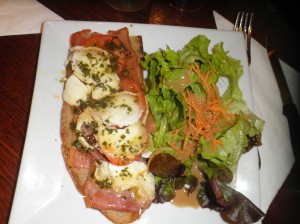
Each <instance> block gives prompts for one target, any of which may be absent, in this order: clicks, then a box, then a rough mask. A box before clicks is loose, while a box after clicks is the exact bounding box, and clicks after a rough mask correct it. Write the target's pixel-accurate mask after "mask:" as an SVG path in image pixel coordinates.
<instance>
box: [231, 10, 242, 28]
mask: <svg viewBox="0 0 300 224" xmlns="http://www.w3.org/2000/svg"><path fill="white" fill-rule="evenodd" d="M240 15H241V12H238V14H237V17H236V20H235V23H234V27H233V30H234V31H238V24H239V21H240Z"/></svg>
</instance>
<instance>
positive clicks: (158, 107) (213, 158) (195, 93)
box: [142, 35, 264, 223]
mask: <svg viewBox="0 0 300 224" xmlns="http://www.w3.org/2000/svg"><path fill="white" fill-rule="evenodd" d="M210 42H211V41H210V40H209V39H208V38H207V37H206V36H204V35H198V36H196V37H194V38H193V39H192V40H190V41H189V42H188V43H187V44H186V45H185V46H184V47H183V48H182V49H181V50H179V51H174V50H172V49H171V48H170V47H169V46H166V48H165V49H162V50H159V51H157V52H154V53H151V54H146V55H145V59H144V61H143V62H142V67H143V68H144V69H145V70H148V78H147V81H146V97H147V100H148V105H149V109H150V116H153V118H154V124H155V128H154V129H153V130H152V131H151V134H150V145H149V149H150V150H151V151H152V152H153V153H152V155H151V156H150V158H149V163H148V164H149V169H150V171H151V172H152V173H153V174H154V175H155V177H156V199H155V202H157V203H164V202H168V201H171V200H172V199H173V198H174V197H175V195H176V191H177V190H178V189H182V188H184V189H185V190H186V191H187V194H191V193H192V192H195V191H196V195H197V200H198V202H199V205H200V206H201V207H207V208H210V209H215V210H217V211H223V212H225V213H226V214H227V217H228V218H229V219H231V220H232V221H235V222H239V223H253V222H256V221H258V220H259V219H260V218H261V217H262V216H263V215H264V214H263V212H262V211H260V209H259V208H257V207H256V206H255V205H254V204H253V203H252V202H251V201H250V200H248V199H247V198H246V197H245V196H243V195H242V194H241V193H239V192H237V191H236V190H234V189H233V188H231V187H229V186H228V184H229V183H230V182H232V179H233V176H234V175H235V173H236V169H237V165H238V161H239V159H240V157H241V156H242V155H243V154H244V153H246V152H248V151H249V150H251V149H252V148H253V147H254V146H259V145H261V134H262V131H263V127H264V121H263V120H261V119H260V118H259V117H257V116H256V115H255V114H254V113H253V112H252V111H251V110H250V109H249V108H248V106H247V103H246V101H245V100H244V99H243V93H242V91H241V89H240V87H239V79H240V78H241V77H242V75H243V74H244V72H243V67H242V65H241V62H240V60H238V59H235V58H232V57H230V56H229V52H228V51H225V50H224V48H223V42H220V43H218V44H216V45H215V46H214V47H213V48H212V49H211V51H209V45H210ZM209 52H211V53H209ZM222 79H227V80H228V82H227V83H228V86H226V90H225V91H224V92H223V94H220V92H219V89H218V86H217V83H218V81H219V80H222ZM195 168H196V169H195ZM195 170H196V171H197V172H199V173H198V174H196V173H195ZM199 174H200V177H201V178H199ZM220 192H221V194H220Z"/></svg>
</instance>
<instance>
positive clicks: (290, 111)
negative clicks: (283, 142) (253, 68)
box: [266, 38, 300, 161]
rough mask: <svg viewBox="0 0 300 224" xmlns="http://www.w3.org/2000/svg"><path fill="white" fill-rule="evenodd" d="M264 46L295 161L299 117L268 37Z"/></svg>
mask: <svg viewBox="0 0 300 224" xmlns="http://www.w3.org/2000/svg"><path fill="white" fill-rule="evenodd" d="M266 48H267V52H268V56H269V60H270V63H271V66H272V69H273V72H274V75H275V79H276V81H277V84H278V87H279V91H280V97H281V100H282V104H283V105H282V113H283V115H285V116H286V118H287V121H288V125H289V131H290V138H291V144H292V149H293V153H294V156H295V159H296V161H299V150H300V118H299V113H298V111H297V107H296V105H295V104H294V101H293V98H292V96H291V93H290V90H289V87H288V84H287V81H286V79H285V76H284V74H283V71H282V68H281V65H280V62H279V59H278V56H277V54H276V51H275V49H274V48H273V47H272V42H271V41H270V39H268V38H267V39H266Z"/></svg>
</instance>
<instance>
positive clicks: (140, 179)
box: [94, 161, 155, 201]
mask: <svg viewBox="0 0 300 224" xmlns="http://www.w3.org/2000/svg"><path fill="white" fill-rule="evenodd" d="M94 177H95V178H96V180H98V181H100V182H103V181H105V182H106V183H107V182H109V187H111V188H113V189H114V190H116V191H118V192H120V191H125V190H132V191H133V192H134V193H135V197H136V198H137V199H138V200H143V201H147V200H153V199H154V196H155V180H154V176H153V174H151V173H150V172H148V167H147V165H146V164H145V163H143V162H138V161H134V162H132V163H130V164H129V165H126V166H116V165H113V164H111V163H109V162H106V161H101V162H99V163H97V168H96V171H95V173H94Z"/></svg>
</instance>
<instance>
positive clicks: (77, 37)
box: [70, 29, 91, 47]
mask: <svg viewBox="0 0 300 224" xmlns="http://www.w3.org/2000/svg"><path fill="white" fill-rule="evenodd" d="M90 34H91V30H90V29H84V30H81V31H78V32H76V33H73V34H72V35H71V37H70V44H71V47H74V46H81V45H80V44H79V43H80V42H82V41H83V40H84V39H85V38H87V37H88V36H89V35H90Z"/></svg>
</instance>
